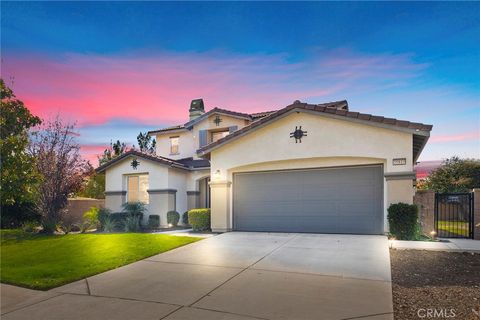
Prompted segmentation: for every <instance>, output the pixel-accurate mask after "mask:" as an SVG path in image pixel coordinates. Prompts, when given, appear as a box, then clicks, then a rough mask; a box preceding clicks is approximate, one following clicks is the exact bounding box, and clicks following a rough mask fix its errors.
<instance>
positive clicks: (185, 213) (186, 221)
mask: <svg viewBox="0 0 480 320" xmlns="http://www.w3.org/2000/svg"><path fill="white" fill-rule="evenodd" d="M182 222H183V224H184V225H186V226H188V211H185V212H184V213H183V215H182Z"/></svg>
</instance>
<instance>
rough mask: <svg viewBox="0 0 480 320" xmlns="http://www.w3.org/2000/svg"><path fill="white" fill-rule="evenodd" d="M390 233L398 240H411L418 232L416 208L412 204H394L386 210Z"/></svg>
mask: <svg viewBox="0 0 480 320" xmlns="http://www.w3.org/2000/svg"><path fill="white" fill-rule="evenodd" d="M388 223H389V225H390V233H391V234H392V235H393V236H394V237H395V238H396V239H399V240H413V239H415V236H416V233H417V231H418V208H417V206H416V205H414V204H406V203H401V202H400V203H394V204H392V205H390V207H389V208H388Z"/></svg>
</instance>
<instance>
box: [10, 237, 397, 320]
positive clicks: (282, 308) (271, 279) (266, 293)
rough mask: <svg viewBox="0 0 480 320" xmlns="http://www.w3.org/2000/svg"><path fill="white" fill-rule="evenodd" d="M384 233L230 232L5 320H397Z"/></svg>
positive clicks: (56, 295)
mask: <svg viewBox="0 0 480 320" xmlns="http://www.w3.org/2000/svg"><path fill="white" fill-rule="evenodd" d="M390 281H391V277H390V258H389V252H388V241H387V239H386V237H383V236H355V235H323V234H287V233H248V232H231V233H225V234H222V235H219V236H216V237H211V238H208V239H205V240H202V241H200V242H197V243H194V244H191V245H188V246H185V247H182V248H178V249H175V250H172V251H170V252H166V253H163V254H159V255H157V256H153V257H151V258H148V259H145V260H142V261H139V262H136V263H133V264H130V265H127V266H124V267H121V268H118V269H115V270H112V271H109V272H105V273H102V274H99V275H96V276H93V277H90V278H88V279H86V280H82V281H78V282H75V283H72V284H69V285H66V286H63V287H60V288H57V289H53V290H51V291H49V292H48V294H49V296H46V297H44V298H43V299H37V301H36V302H32V304H30V305H27V306H25V304H23V305H20V306H19V307H18V308H16V307H15V306H11V305H10V306H9V308H7V312H6V313H4V312H5V311H4V310H3V309H4V308H2V313H4V314H3V316H2V318H3V319H5V320H7V319H33V318H35V319H168V320H178V319H186V320H187V319H192V320H193V319H213V320H215V319H223V320H227V319H234V320H242V319H243V320H248V319H275V320H276V319H393V307H392V289H391V282H390Z"/></svg>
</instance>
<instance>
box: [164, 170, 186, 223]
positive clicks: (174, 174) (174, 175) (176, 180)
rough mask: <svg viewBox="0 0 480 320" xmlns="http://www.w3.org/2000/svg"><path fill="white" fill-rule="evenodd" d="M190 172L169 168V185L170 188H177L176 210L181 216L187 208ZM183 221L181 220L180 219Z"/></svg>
mask: <svg viewBox="0 0 480 320" xmlns="http://www.w3.org/2000/svg"><path fill="white" fill-rule="evenodd" d="M188 176H189V175H188V173H185V171H179V170H177V169H172V168H170V169H168V185H169V189H175V190H177V193H176V196H175V198H176V210H177V212H178V213H180V216H181V215H182V214H183V213H184V212H185V211H186V210H187V179H188ZM180 222H181V221H180Z"/></svg>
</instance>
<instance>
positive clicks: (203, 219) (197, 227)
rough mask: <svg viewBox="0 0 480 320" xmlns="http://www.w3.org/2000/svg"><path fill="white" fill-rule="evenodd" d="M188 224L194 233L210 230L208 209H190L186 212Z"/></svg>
mask: <svg viewBox="0 0 480 320" xmlns="http://www.w3.org/2000/svg"><path fill="white" fill-rule="evenodd" d="M188 222H189V223H190V225H191V226H192V228H193V230H194V231H204V230H209V229H210V209H208V208H204V209H192V210H190V211H188Z"/></svg>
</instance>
